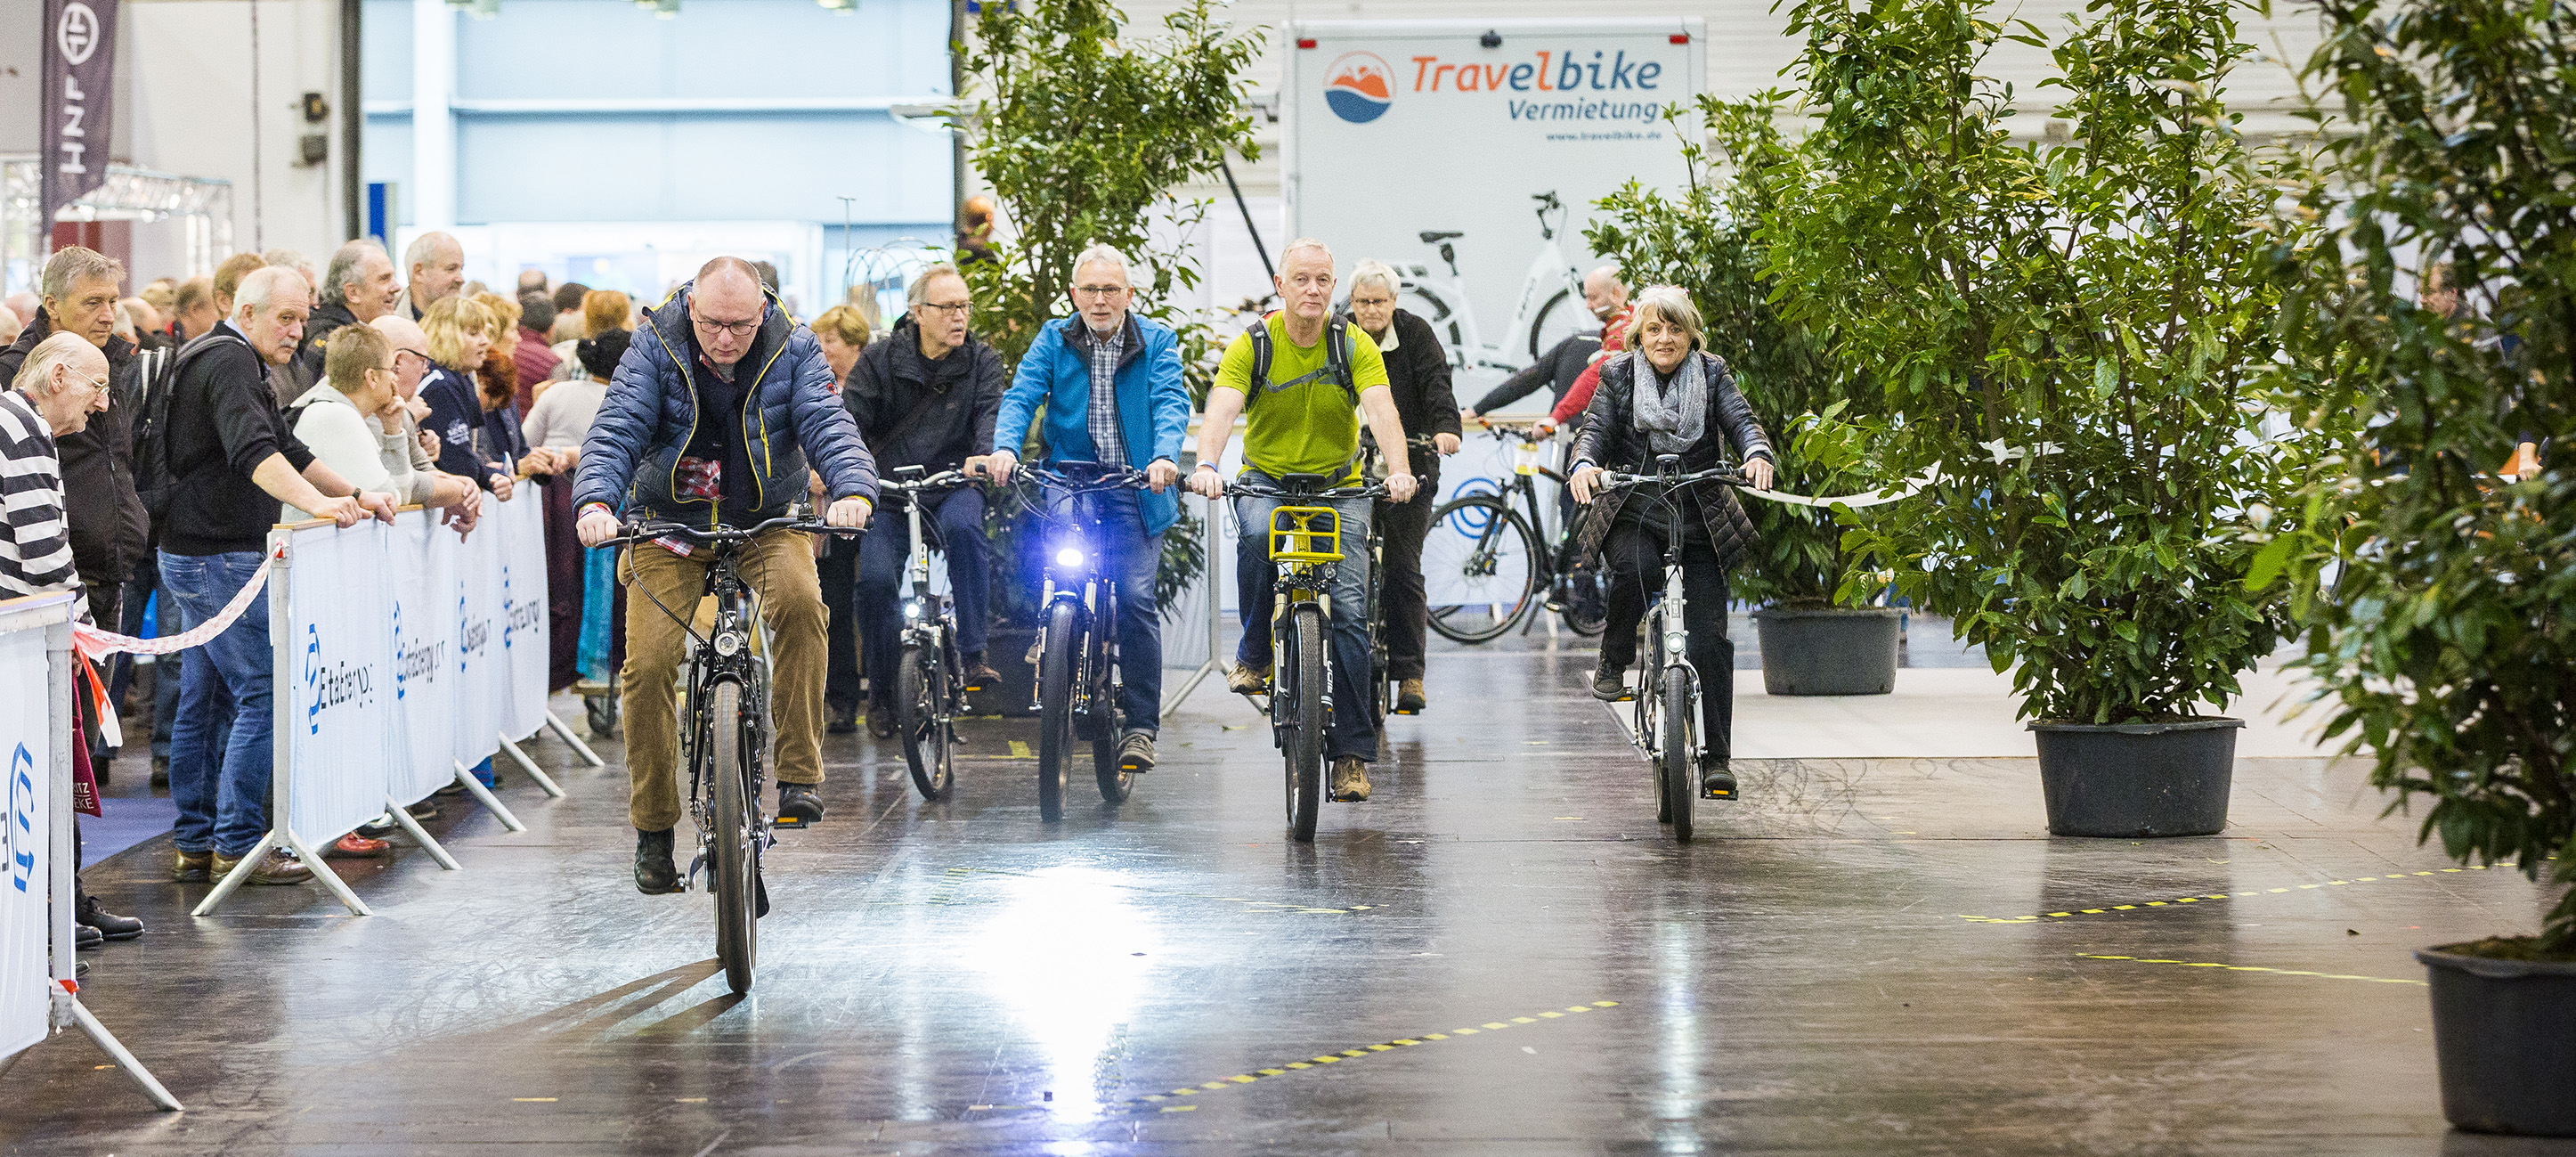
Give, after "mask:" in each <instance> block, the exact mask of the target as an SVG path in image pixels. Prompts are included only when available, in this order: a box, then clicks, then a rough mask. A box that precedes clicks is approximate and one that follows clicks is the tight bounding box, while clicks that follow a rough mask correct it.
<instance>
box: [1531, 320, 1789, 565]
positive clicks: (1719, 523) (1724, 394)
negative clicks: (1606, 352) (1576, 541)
mask: <svg viewBox="0 0 2576 1157" xmlns="http://www.w3.org/2000/svg"><path fill="white" fill-rule="evenodd" d="M1690 356H1692V357H1695V358H1702V359H1705V362H1704V364H1703V367H1702V368H1703V371H1704V372H1705V373H1707V375H1708V386H1709V389H1708V427H1707V432H1706V433H1704V434H1702V435H1701V436H1700V440H1699V442H1698V443H1697V444H1695V445H1693V446H1692V447H1691V448H1689V449H1687V450H1684V451H1682V469H1683V470H1685V471H1697V470H1712V469H1716V468H1718V467H1720V466H1724V465H1726V463H1727V461H1728V454H1727V451H1728V449H1729V447H1730V444H1731V446H1732V449H1733V450H1734V459H1735V460H1736V461H1739V462H1741V461H1746V460H1750V459H1752V458H1754V457H1757V456H1758V457H1763V458H1776V457H1777V456H1776V455H1774V454H1773V453H1772V452H1771V438H1770V435H1768V434H1765V433H1763V431H1762V423H1761V421H1760V420H1759V419H1756V418H1755V417H1754V416H1753V406H1752V404H1751V403H1749V402H1746V401H1745V400H1744V393H1743V391H1741V390H1738V389H1736V388H1735V374H1734V373H1733V372H1732V371H1730V370H1728V369H1727V368H1726V359H1724V358H1721V357H1718V356H1717V355H1715V354H1712V353H1707V352H1705V351H1696V350H1695V351H1693V352H1692V353H1691V355H1690ZM1635 364H1636V363H1635V362H1634V360H1632V359H1631V358H1630V357H1629V356H1628V355H1626V354H1617V355H1613V356H1612V357H1611V358H1610V359H1609V360H1607V361H1604V362H1602V363H1601V388H1600V389H1599V390H1597V391H1595V392H1594V393H1593V395H1592V404H1591V405H1590V406H1588V407H1586V408H1585V409H1584V411H1583V425H1582V428H1581V429H1579V430H1578V431H1576V433H1575V435H1574V462H1575V464H1576V465H1578V466H1580V465H1582V464H1583V463H1587V462H1588V463H1591V464H1592V465H1595V466H1599V467H1601V468H1602V469H1605V470H1620V471H1628V472H1642V471H1646V470H1650V469H1652V468H1653V466H1654V461H1655V454H1654V450H1653V449H1652V448H1651V446H1650V445H1649V443H1648V442H1647V440H1646V435H1645V434H1644V433H1642V432H1640V431H1639V430H1638V429H1637V423H1636V416H1635V413H1634V405H1633V403H1634V401H1635V397H1636V388H1637V382H1636V372H1635V370H1634V368H1633V367H1634V366H1635ZM1627 498H1628V493H1627V492H1625V491H1618V492H1613V493H1610V494H1606V495H1603V496H1602V497H1601V498H1599V499H1597V500H1595V501H1594V502H1593V503H1592V513H1591V516H1590V517H1589V518H1587V519H1586V520H1585V522H1584V525H1583V536H1582V546H1583V550H1584V552H1585V553H1586V554H1587V555H1588V554H1591V553H1593V552H1595V551H1597V550H1599V549H1600V546H1601V542H1602V540H1604V539H1606V538H1607V537H1609V533H1610V525H1611V524H1612V523H1613V522H1615V521H1617V520H1618V517H1619V510H1620V507H1621V506H1623V505H1625V503H1626V500H1627ZM1680 505H1681V507H1682V509H1683V511H1684V512H1685V513H1686V514H1687V513H1689V512H1691V511H1692V510H1693V509H1694V508H1695V509H1696V511H1697V514H1698V519H1699V522H1700V523H1701V525H1703V526H1704V527H1706V528H1707V530H1708V537H1709V542H1710V543H1711V544H1712V545H1714V546H1715V547H1716V548H1717V556H1718V559H1719V561H1720V562H1722V563H1723V564H1725V565H1727V566H1730V567H1731V566H1734V565H1735V563H1736V560H1737V559H1738V558H1739V557H1741V555H1742V553H1743V550H1744V547H1745V545H1746V544H1748V543H1750V542H1752V541H1753V523H1752V520H1750V519H1748V518H1746V517H1745V516H1744V507H1743V505H1742V504H1740V503H1738V502H1737V501H1736V500H1735V491H1734V490H1733V489H1732V488H1730V487H1727V486H1724V485H1720V484H1717V483H1700V484H1698V485H1695V486H1691V487H1689V488H1687V490H1686V491H1685V492H1684V496H1683V498H1682V500H1681V503H1680Z"/></svg>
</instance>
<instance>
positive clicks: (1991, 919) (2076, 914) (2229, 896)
mask: <svg viewBox="0 0 2576 1157" xmlns="http://www.w3.org/2000/svg"><path fill="white" fill-rule="evenodd" d="M2501 866H2503V865H2493V864H2473V865H2470V866H2468V867H2465V868H2439V869H2435V870H2433V871H2426V872H2390V873H2388V874H2387V875H2384V876H2355V877H2353V878H2352V879H2349V880H2320V881H2318V882H2316V883H2313V884H2294V885H2290V886H2288V887H2282V888H2248V889H2246V890H2244V891H2241V892H2209V893H2205V894H2203V895H2198V896H2176V897H2174V898H2172V899H2169V900H2141V901H2139V902H2137V903H2134V904H2105V905H2103V906H2102V907H2099V908H2077V909H2075V910H2073V911H2069V912H2039V913H2035V914H2033V915H2029V916H1971V915H1969V914H1967V913H1965V912H1962V913H1960V914H1959V918H1960V919H1962V920H1966V921H1968V922H1970V923H1974V924H2041V923H2049V922H2052V921H2058V920H2080V919H2082V918H2084V917H2086V916H2107V915H2110V914H2111V913H2114V912H2144V911H2146V910H2148V909H2151V908H2178V907H2181V906H2183V905H2185V904H2206V903H2208V902H2210V901H2212V900H2251V899H2254V898H2256V897H2260V896H2277V895H2281V894H2283V893H2287V892H2306V891H2313V890H2315V889H2318V888H2341V887H2349V886H2351V885H2354V884H2373V883H2388V882H2390V881H2395V880H2415V879H2420V878H2423V877H2426V876H2441V875H2448V874H2452V873H2457V872H2483V871H2486V870H2487V869H2488V868H2490V867H2501Z"/></svg>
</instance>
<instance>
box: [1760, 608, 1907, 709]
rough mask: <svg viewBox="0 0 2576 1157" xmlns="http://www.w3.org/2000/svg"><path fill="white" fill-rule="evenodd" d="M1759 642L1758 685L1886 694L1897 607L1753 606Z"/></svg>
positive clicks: (1784, 690) (1782, 691) (1892, 685)
mask: <svg viewBox="0 0 2576 1157" xmlns="http://www.w3.org/2000/svg"><path fill="white" fill-rule="evenodd" d="M1753 625H1754V629H1755V630H1756V631H1757V632H1759V634H1758V636H1757V637H1758V638H1759V640H1760V642H1761V647H1762V689H1763V690H1764V691H1766V692H1769V693H1771V694H1773V695H1885V694H1887V693H1888V692H1890V691H1894V690H1896V627H1897V612H1896V610H1895V608H1893V607H1862V608H1859V609H1857V610H1850V609H1832V610H1813V611H1801V610H1789V609H1786V608H1782V607H1765V608H1763V609H1761V610H1758V611H1755V612H1753Z"/></svg>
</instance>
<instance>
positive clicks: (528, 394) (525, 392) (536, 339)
mask: <svg viewBox="0 0 2576 1157" xmlns="http://www.w3.org/2000/svg"><path fill="white" fill-rule="evenodd" d="M510 361H511V363H512V364H514V365H516V366H517V367H518V368H519V388H518V397H517V398H515V399H513V400H514V401H516V402H518V403H519V412H520V413H522V414H525V413H527V412H528V411H529V410H531V409H534V408H536V404H537V402H536V396H535V395H536V391H537V383H538V382H542V381H544V380H546V377H547V375H549V374H552V373H554V372H555V367H556V366H558V365H561V364H563V359H562V358H559V357H556V356H555V351H553V350H551V349H548V348H546V335H544V334H541V333H538V332H537V331H535V330H533V329H529V328H528V327H526V326H524V325H523V326H520V327H519V348H518V349H517V350H516V351H514V352H513V353H511V355H510ZM1585 396H1586V397H1589V396H1591V395H1589V394H1586V395H1585Z"/></svg>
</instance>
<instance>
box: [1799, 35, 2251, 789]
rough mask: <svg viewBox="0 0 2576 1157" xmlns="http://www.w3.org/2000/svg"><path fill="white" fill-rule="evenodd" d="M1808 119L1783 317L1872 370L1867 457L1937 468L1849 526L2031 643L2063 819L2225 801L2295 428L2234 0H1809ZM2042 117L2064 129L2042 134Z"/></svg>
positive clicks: (2006, 656) (1940, 597)
mask: <svg viewBox="0 0 2576 1157" xmlns="http://www.w3.org/2000/svg"><path fill="white" fill-rule="evenodd" d="M1790 26H1791V28H1792V29H1793V30H1794V31H1795V32H1797V33H1801V34H1804V35H1805V37H1806V39H1807V43H1806V48H1805V50H1804V52H1803V54H1802V55H1801V56H1800V58H1799V60H1798V62H1797V64H1796V65H1795V69H1794V71H1795V75H1796V76H1797V77H1798V79H1799V80H1800V81H1801V82H1802V83H1803V85H1804V89H1805V91H1804V98H1805V103H1806V106H1807V107H1808V109H1810V110H1812V112H1813V113H1814V115H1815V117H1816V120H1815V122H1814V123H1815V128H1814V131H1813V132H1812V133H1811V134H1810V135H1809V136H1808V137H1807V139H1806V140H1805V141H1804V142H1803V143H1802V144H1801V145H1800V147H1799V148H1798V149H1796V150H1794V151H1792V152H1788V153H1786V154H1784V155H1783V158H1782V161H1781V167H1780V168H1779V169H1778V170H1777V171H1776V172H1775V173H1774V174H1772V175H1771V176H1769V177H1766V180H1769V181H1772V182H1774V183H1775V184H1776V185H1777V186H1778V187H1781V188H1789V189H1796V190H1798V191H1799V195H1797V196H1795V197H1781V198H1777V199H1776V200H1775V201H1774V202H1773V204H1772V205H1771V206H1770V208H1769V210H1768V213H1767V215H1766V216H1765V217H1764V219H1763V222H1762V224H1761V226H1760V227H1759V229H1758V230H1757V231H1756V236H1757V238H1758V239H1759V240H1761V241H1762V242H1763V243H1764V244H1765V245H1766V246H1767V248H1768V253H1769V263H1768V265H1767V266H1766V268H1765V273H1766V275H1767V276H1769V277H1770V278H1771V279H1772V281H1773V284H1774V286H1775V288H1774V296H1775V299H1776V300H1777V302H1778V305H1779V308H1780V309H1781V310H1782V312H1783V314H1784V315H1785V316H1786V317H1787V318H1788V319H1789V320H1790V321H1792V322H1794V323H1796V324H1799V325H1803V326H1805V327H1806V328H1807V329H1809V330H1810V331H1813V332H1818V333H1826V334H1830V335H1832V341H1833V352H1834V353H1835V355H1836V356H1837V357H1838V358H1839V359H1841V360H1842V361H1844V362H1845V363H1846V364H1848V365H1850V366H1851V367H1853V370H1854V372H1856V373H1861V374H1864V375H1866V377H1867V378H1868V380H1869V381H1870V382H1871V383H1872V384H1873V385H1874V386H1875V387H1876V388H1877V389H1878V390H1879V391H1880V392H1881V395H1882V401H1881V402H1880V404H1879V405H1878V406H1877V407H1876V408H1875V410H1876V414H1875V416H1873V417H1871V418H1870V419H1868V421H1869V423H1870V424H1871V425H1872V426H1873V427H1874V432H1875V438H1876V444H1875V446H1874V447H1873V453H1872V455H1871V456H1872V457H1873V458H1874V459H1875V460H1876V461H1877V462H1878V463H1879V464H1880V466H1881V468H1882V469H1883V470H1885V471H1886V472H1887V474H1888V476H1891V477H1911V476H1915V475H1918V474H1920V473H1922V472H1924V471H1926V470H1933V471H1937V472H1938V481H1937V482H1936V483H1935V484H1934V485H1933V486H1932V487H1931V488H1930V489H1929V490H1927V492H1926V493H1925V495H1924V496H1923V497H1922V498H1920V499H1918V500H1915V501H1911V502H1907V503H1901V504H1897V505H1894V506H1887V507H1879V508H1875V509H1873V510H1871V511H1867V512H1863V515H1862V517H1861V518H1860V519H1859V522H1860V525H1859V526H1857V527H1855V528H1853V529H1852V530H1851V531H1850V532H1849V534H1847V535H1846V537H1845V541H1844V545H1845V548H1846V549H1848V550H1856V551H1866V552H1869V553H1872V554H1875V555H1877V556H1878V557H1879V558H1880V559H1881V560H1883V561H1884V566H1883V568H1881V569H1876V570H1864V571H1854V572H1853V573H1852V574H1851V575H1849V576H1848V577H1847V579H1846V582H1845V586H1846V588H1847V589H1851V590H1872V589H1876V588H1878V587H1881V586H1886V585H1890V584H1892V585H1893V586H1894V587H1895V588H1896V589H1897V590H1898V591H1900V592H1902V593H1904V594H1906V595H1908V596H1911V597H1912V599H1913V601H1914V603H1915V605H1917V606H1920V607H1924V608H1926V609H1928V610H1931V611H1934V612H1937V613H1941V614H1945V615H1948V616H1949V617H1950V618H1951V619H1952V621H1953V623H1954V627H1955V630H1956V631H1957V633H1958V634H1959V636H1960V637H1962V638H1965V639H1967V640H1969V641H1972V642H1974V643H1977V644H1979V645H1981V646H1982V647H1984V649H1985V651H1986V654H1987V655H1988V657H1989V658H1990V659H1991V660H1992V661H1993V663H1994V664H1995V669H1996V670H1997V671H2003V670H2005V669H2007V668H2009V669H2011V670H2012V672H2013V683H2014V687H2015V689H2016V690H2017V691H2018V692H2019V693H2020V694H2021V696H2022V700H2023V701H2022V705H2021V713H2022V714H2023V715H2024V716H2025V717H2029V718H2031V719H2032V722H2031V724H2030V727H2031V729H2032V730H2034V731H2036V732H2038V743H2039V757H2040V778H2041V784H2042V788H2043V791H2044V795H2045V798H2046V802H2047V808H2048V825H2049V830H2050V831H2052V832H2055V833H2057V834H2060V835H2089V836H2166V835H2192V834H2206V833H2211V832H2216V831H2218V830H2220V829H2221V828H2222V827H2224V826H2225V824H2226V818H2227V799H2228V788H2229V783H2230V778H2231V771H2232V764H2233V759H2234V749H2235V731H2234V729H2235V728H2237V727H2240V726H2242V723H2241V721H2240V720H2236V719H2230V718H2226V717H2223V716H2219V715H2215V714H2212V713H2210V711H2209V709H2218V710H2223V709H2224V708H2225V707H2226V705H2227V703H2228V702H2229V700H2230V699H2231V698H2232V697H2233V696H2235V695H2236V694H2237V692H2238V685H2237V679H2238V676H2239V674H2240V673H2241V672H2244V671H2246V670H2248V669H2250V668H2251V667H2253V665H2254V664H2255V662H2256V660H2257V659H2259V658H2260V657H2262V656H2263V655H2265V654H2267V653H2269V652H2270V651H2271V650H2272V649H2273V646H2274V644H2275V643H2276V642H2277V641H2278V640H2279V639H2280V637H2281V634H2282V631H2283V628H2284V626H2285V625H2286V624H2285V618H2284V613H2283V609H2282V606H2283V602H2284V600H2283V599H2281V598H2280V597H2279V596H2277V595H2274V594H2270V593H2264V592H2251V591H2248V590H2246V589H2245V588H2244V587H2243V585H2242V584H2241V583H2240V582H2239V581H2238V580H2239V579H2240V578H2241V577H2242V576H2243V574H2244V573H2245V569H2246V565H2247V563H2248V562H2249V561H2250V555H2251V554H2252V551H2253V548H2252V546H2251V544H2249V543H2247V542H2246V541H2244V539H2243V537H2242V530H2243V517H2244V516H2243V514H2242V512H2243V511H2245V510H2246V509H2248V508H2250V507H2252V506H2255V505H2258V504H2267V505H2270V506H2272V507H2275V508H2278V507H2280V506H2281V504H2282V500H2283V497H2284V496H2286V495H2287V494H2289V493H2290V492H2291V491H2292V490H2293V488H2294V485H2295V480H2296V470H2295V465H2296V462H2297V457H2296V450H2295V447H2292V446H2285V445H2284V444H2283V443H2281V442H2279V441H2277V440H2275V439H2272V438H2270V437H2267V436H2266V431H2265V430H2264V429H2263V428H2262V421H2263V412H2264V411H2263V406H2262V401H2263V397H2262V394H2261V378H2262V374H2261V370H2262V368H2263V367H2264V366H2266V365H2268V364H2269V363H2270V360H2271V358H2272V355H2273V353H2274V351H2275V349H2276V348H2277V343H2276V341H2275V339H2274V336H2273V333H2272V326H2271V323H2272V319H2273V316H2274V314H2275V312H2276V309H2277V302H2278V299H2279V292H2278V291H2277V290H2276V289H2275V288H2274V287H2273V286H2272V285H2271V284H2269V282H2268V279H2267V277H2266V274H2265V272H2264V269H2265V262H2264V260H2263V258H2264V257H2265V256H2266V254H2267V253H2269V252H2270V251H2271V250H2272V249H2273V247H2274V246H2275V245H2276V244H2277V243H2278V242H2277V239H2276V238H2275V236H2274V235H2273V234H2271V233H2269V232H2266V231H2265V230H2264V229H2262V228H2260V227H2259V226H2258V225H2251V224H2248V222H2249V221H2257V222H2259V221H2260V220H2263V219H2267V218H2268V216H2269V213H2268V208H2269V205H2270V203H2271V201H2272V200H2273V192H2272V190H2271V188H2270V187H2269V186H2268V185H2267V184H2266V182H2267V181H2269V180H2271V179H2273V178H2274V177H2275V176H2276V174H2275V172H2274V171H2273V169H2274V168H2276V167H2277V163H2276V162H2268V161H2263V160H2259V159H2258V158H2257V157H2256V156H2255V155H2254V154H2253V152H2252V151H2251V150H2250V149H2249V148H2248V147H2247V146H2246V144H2245V142H2244V141H2243V139H2242V138H2241V137H2240V136H2239V135H2238V133H2237V132H2236V128H2235V118H2234V117H2232V116H2231V115H2230V114H2229V113H2228V111H2227V109H2226V107H2225V105H2224V104H2223V103H2221V100H2220V90H2221V86H2222V85H2223V83H2224V82H2225V80H2226V77H2227V73H2228V70H2229V68H2230V67H2231V66H2232V65H2233V64H2234V63H2235V62H2236V61H2237V60H2239V59H2241V58H2243V57H2245V56H2247V55H2249V54H2250V52H2251V49H2250V47H2249V46H2248V45H2246V44H2245V43H2243V42H2242V41H2240V40H2239V39H2238V38H2237V32H2236V25H2235V21H2234V19H2233V17H2232V14H2231V6H2230V4H2229V3H2228V0H2168V2H2165V3H2158V4H2153V5H2126V4H2119V3H2114V2H2112V0H2095V2H2094V3H2093V4H2091V6H2090V7H2089V8H2088V10H2087V12H2086V13H2085V14H2083V15H2082V16H2080V17H2076V18H2073V19H2072V21H2071V25H2070V28H2069V30H2068V31H2066V32H2065V33H2064V34H2063V35H2062V36H2061V37H2059V38H2058V39H2057V40H2056V42H2055V43H2053V44H2052V43H2051V42H2050V39H2049V37H2048V36H2047V34H2046V33H2044V32H2043V31H2042V30H2041V29H2040V28H2039V27H2038V26H2036V25H2033V24H2030V23H2028V22H2026V21H2017V22H2015V23H2014V24H2013V25H2012V26H2010V27H2009V28H2007V27H2002V26H1997V25H1994V24H1990V23H1987V22H1985V21H1982V20H1979V19H1977V18H1975V16H1974V14H1973V12H1963V10H1962V9H1960V8H1959V7H1958V6H1957V5H1955V4H1953V3H1950V2H1949V0H1882V2H1880V3H1875V4H1871V5H1867V6H1860V7H1855V6H1853V5H1850V4H1847V3H1844V2H1843V0H1803V2H1801V3H1799V4H1797V5H1796V6H1795V8H1794V9H1793V11H1792V15H1791V21H1790ZM2007 38H2009V39H2011V40H2014V41H2018V42H2022V43H2026V44H2029V45H2032V46H2035V47H2040V48H2046V49H2049V50H2050V51H2051V53H2052V55H2053V58H2054V60H2055V61H2056V63H2057V66H2058V68H2059V70H2060V71H2061V73H2062V74H2063V76H2062V79H2061V80H2056V81H2052V82H2050V83H2051V84H2055V85H2060V86H2062V87H2063V88H2064V89H2065V90H2066V93H2067V95H2066V98H2065V101H2064V103H2063V104H2062V105H2061V106H2060V107H2059V108H2058V110H2057V111H2056V113H2055V114H2054V115H2055V117H2057V118H2060V119H2062V121H2063V122H2064V125H2065V130H2064V131H2063V132H2062V133H2061V132H2052V133H2048V134H2046V135H2047V136H2050V137H2052V138H2058V139H2052V140H2047V141H2039V140H2031V139H2027V138H2025V139H2020V140H2016V139H2015V138H2014V136H2013V135H2012V134H2011V133H2010V132H2009V131H2008V125H2007V120H2008V118H2010V117H2011V116H2012V115H2013V99H2012V92H2011V89H2010V88H2009V87H2008V86H2004V85H2001V84H1998V83H1996V82H1994V81H1992V80H1989V79H1987V78H1985V77H1983V76H1980V75H1979V65H1980V63H1981V62H1982V61H1983V59H1984V57H1985V56H1986V54H1987V53H1988V52H1989V51H1990V50H1991V49H1992V48H1994V46H1995V45H1996V44H1997V43H1998V42H2000V41H2003V40H2005V39H2007ZM2032 135H2033V136H2039V135H2042V134H2032Z"/></svg>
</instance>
